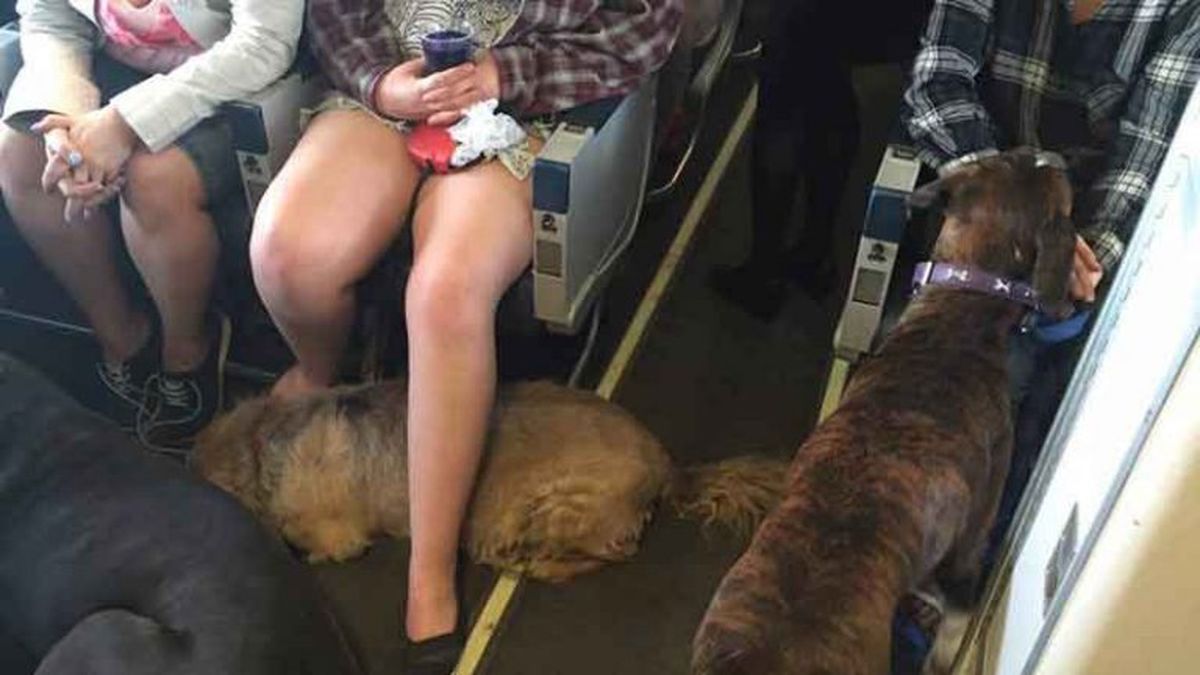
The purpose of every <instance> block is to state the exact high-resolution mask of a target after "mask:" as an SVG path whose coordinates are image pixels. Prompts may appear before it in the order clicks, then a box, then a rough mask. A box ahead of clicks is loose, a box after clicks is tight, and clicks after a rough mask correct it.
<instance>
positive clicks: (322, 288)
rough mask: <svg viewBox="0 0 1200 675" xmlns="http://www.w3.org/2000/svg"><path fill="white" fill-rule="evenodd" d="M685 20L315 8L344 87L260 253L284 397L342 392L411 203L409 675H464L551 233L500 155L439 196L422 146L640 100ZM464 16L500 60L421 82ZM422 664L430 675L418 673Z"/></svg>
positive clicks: (577, 5)
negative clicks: (457, 670)
mask: <svg viewBox="0 0 1200 675" xmlns="http://www.w3.org/2000/svg"><path fill="white" fill-rule="evenodd" d="M679 14H680V6H679V0H617V1H612V2H604V4H601V2H593V1H588V2H564V1H563V0H526V1H524V2H517V1H512V0H412V1H398V0H397V1H385V0H310V4H308V17H310V31H311V35H312V44H313V48H314V50H316V54H317V56H318V58H319V59H320V61H322V64H323V66H324V68H325V71H326V73H328V74H329V76H330V78H331V79H332V82H334V84H335V85H336V86H337V88H338V90H340V92H338V94H334V95H332V96H331V97H330V98H329V100H326V102H325V103H324V104H323V106H322V112H319V114H317V115H316V118H314V119H313V120H312V121H311V124H310V125H308V127H307V130H306V132H305V135H304V137H302V138H301V141H300V144H299V145H298V147H296V149H295V151H294V153H293V155H292V157H290V159H289V160H288V162H287V165H286V166H284V168H283V171H282V172H281V174H280V175H278V177H277V178H276V179H275V181H274V183H272V184H271V187H270V190H268V192H266V195H265V196H264V198H263V202H262V204H260V207H259V210H258V215H257V219H256V223H254V233H253V235H252V239H251V259H252V264H253V270H254V279H256V282H257V283H258V288H259V292H260V293H262V295H263V299H264V300H265V303H266V306H268V309H269V310H270V312H271V316H272V317H274V318H275V321H276V323H277V324H278V325H280V328H281V330H282V333H283V334H284V336H286V337H287V340H288V342H289V344H290V346H292V348H293V351H294V352H295V356H296V360H298V363H296V365H295V366H294V368H293V369H292V370H289V371H288V372H287V374H284V375H283V377H282V378H281V380H280V381H278V382H277V383H276V386H275V389H274V393H275V394H276V395H278V396H296V395H300V394H304V393H307V392H312V390H316V389H320V388H324V387H328V386H330V384H331V383H332V382H334V381H335V378H336V374H337V363H338V358H340V357H341V354H342V351H343V348H344V346H346V341H347V335H348V333H349V330H350V324H352V319H353V316H354V310H355V306H354V286H355V283H356V282H358V281H359V280H361V279H362V277H364V276H365V275H366V274H367V273H368V270H370V269H371V268H372V265H374V264H376V262H377V261H379V258H380V257H382V256H383V255H384V252H385V251H386V250H388V249H389V246H390V245H391V243H392V241H394V240H395V239H396V237H397V234H398V233H400V229H401V227H403V226H404V221H406V214H408V213H409V209H410V207H412V211H413V219H412V227H413V241H414V258H415V259H414V264H413V269H412V274H410V276H409V280H408V287H407V289H406V293H404V312H406V322H407V327H408V380H409V420H410V426H409V429H408V448H409V454H410V459H409V467H410V472H409V476H410V498H409V501H410V508H412V515H410V518H412V524H413V527H412V542H413V543H412V557H410V566H409V578H408V605H407V607H408V609H407V617H406V629H407V634H408V637H409V639H410V640H418V641H416V643H414V644H413V645H410V649H409V652H408V653H409V661H410V667H412V668H413V669H412V670H407V673H449V671H450V670H451V668H452V667H454V662H455V659H456V658H457V653H458V650H460V649H461V645H462V631H461V623H462V622H463V621H464V620H466V617H464V616H462V615H461V614H460V610H458V604H457V602H456V587H455V569H456V561H457V542H458V531H460V526H461V524H462V520H463V515H464V512H466V508H467V502H468V500H469V497H470V491H472V485H473V482H474V477H475V471H476V467H478V465H479V459H480V453H481V450H482V444H484V437H485V431H486V424H487V419H488V416H490V412H491V407H492V402H493V394H494V387H496V382H494V381H496V353H494V352H496V345H494V329H493V323H494V311H496V305H497V303H498V301H499V298H500V295H502V294H503V293H504V291H505V289H506V288H508V287H509V286H510V285H511V283H512V281H514V280H516V279H517V276H518V275H520V274H521V273H522V271H524V270H526V269H527V267H528V265H529V262H530V257H532V252H533V223H532V187H530V181H529V179H528V177H526V175H521V173H522V172H521V171H518V169H515V168H509V167H508V162H498V161H493V162H485V163H480V165H475V166H473V167H470V168H467V169H464V171H460V172H456V173H449V174H442V175H433V177H431V178H428V179H427V180H425V181H424V183H422V181H421V180H420V171H419V169H418V167H416V166H415V165H414V162H413V160H412V159H410V157H409V154H408V150H407V147H406V133H404V132H406V129H407V127H408V125H409V124H410V123H419V121H428V123H430V124H448V123H452V121H454V120H455V119H457V118H458V115H460V110H462V109H463V108H464V107H467V106H469V104H472V103H474V102H478V101H484V100H491V98H498V100H500V101H502V102H503V103H504V104H505V106H508V108H509V109H511V110H514V112H516V113H517V115H518V117H528V115H535V114H544V113H554V112H559V110H564V109H566V108H571V107H574V106H578V104H582V103H587V102H589V101H594V100H600V98H605V97H611V96H617V95H623V94H626V92H629V91H631V90H634V89H635V88H636V86H637V85H638V84H640V83H641V82H642V80H643V79H644V78H646V77H647V76H648V74H650V73H652V72H653V71H654V70H655V68H658V67H659V66H660V65H661V64H662V62H664V61H665V60H666V58H667V55H668V54H670V52H671V47H672V43H673V41H674V37H676V32H677V30H678V24H679ZM455 17H457V19H455ZM452 20H462V22H464V23H467V24H468V26H469V29H470V30H472V32H473V34H474V37H475V38H476V41H478V42H479V43H480V44H481V47H482V49H481V50H480V52H479V54H478V56H476V58H475V60H474V61H468V62H466V64H463V65H460V66H456V67H454V68H450V70H445V71H442V72H437V73H434V74H430V76H426V74H422V73H424V68H425V64H424V62H422V60H421V58H420V55H421V50H420V38H421V36H422V35H425V34H426V32H430V31H432V30H437V29H439V28H445V26H446V24H448V23H450V22H452ZM517 163H518V162H517ZM456 627H457V628H456ZM433 638H438V639H433ZM421 662H426V667H425V668H426V669H421V670H416V668H420V665H418V664H419V663H421Z"/></svg>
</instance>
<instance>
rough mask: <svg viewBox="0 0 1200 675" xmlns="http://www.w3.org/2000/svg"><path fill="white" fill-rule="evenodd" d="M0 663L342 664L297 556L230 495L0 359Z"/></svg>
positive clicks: (44, 668) (329, 674)
mask: <svg viewBox="0 0 1200 675" xmlns="http://www.w3.org/2000/svg"><path fill="white" fill-rule="evenodd" d="M0 670H2V671H3V672H4V673H5V675H10V674H12V675H24V674H27V673H33V672H36V674H37V675H76V674H79V675H82V674H83V673H87V674H88V675H110V674H111V675H118V674H119V675H151V674H153V675H267V674H272V675H274V674H278V675H285V674H286V675H304V674H312V675H342V674H349V673H355V672H357V668H356V667H355V665H354V660H353V658H352V655H351V653H350V651H349V650H348V649H347V647H346V644H345V641H344V640H342V639H341V636H340V634H339V633H338V629H337V625H336V623H335V622H334V620H333V618H332V615H331V614H329V613H327V612H326V611H325V609H324V608H323V605H322V603H321V599H320V595H319V593H318V591H317V589H316V586H315V584H314V583H313V582H312V581H311V579H310V578H309V577H308V575H307V574H306V572H305V570H304V568H303V566H302V565H300V564H299V563H298V562H295V561H293V560H292V559H291V558H290V557H289V555H288V553H287V551H286V550H285V549H284V547H283V545H282V544H281V543H280V542H278V541H277V540H275V539H273V538H272V537H271V536H270V535H268V534H267V533H266V532H265V531H264V530H262V529H261V528H260V526H259V524H258V522H257V521H256V520H255V519H254V517H253V516H251V515H250V514H249V513H247V512H246V511H244V510H243V509H242V507H241V506H240V505H238V504H237V502H236V501H234V500H233V498H232V497H229V496H228V495H226V494H225V493H224V492H222V491H221V490H219V489H218V488H216V487H213V486H211V485H209V484H206V483H204V482H203V481H202V480H200V479H199V478H197V477H195V476H193V475H192V474H191V473H190V472H188V471H187V470H186V469H185V468H184V467H182V466H179V465H177V464H175V463H173V462H171V461H170V460H167V459H161V458H157V457H154V456H151V455H149V454H147V453H145V452H144V451H141V450H139V449H138V448H137V447H136V446H135V445H134V444H133V443H132V442H131V441H130V440H129V439H128V438H126V437H125V436H124V435H123V434H122V433H121V432H120V431H118V430H117V429H116V427H115V426H113V425H112V424H109V423H108V422H107V421H106V420H103V419H101V418H99V417H97V416H95V415H94V414H92V413H90V412H88V411H87V410H85V409H84V408H82V407H80V406H79V405H77V404H76V403H74V402H73V401H72V400H71V399H69V398H68V397H67V396H66V395H65V394H64V393H63V392H61V391H60V390H59V389H58V388H56V387H55V386H53V385H52V384H50V383H49V382H48V381H47V380H46V379H45V378H43V377H42V376H41V375H39V374H37V373H36V372H34V371H33V370H32V369H30V368H28V367H26V366H24V365H22V364H20V363H18V362H17V361H16V360H14V359H13V358H11V357H9V356H7V355H4V354H0Z"/></svg>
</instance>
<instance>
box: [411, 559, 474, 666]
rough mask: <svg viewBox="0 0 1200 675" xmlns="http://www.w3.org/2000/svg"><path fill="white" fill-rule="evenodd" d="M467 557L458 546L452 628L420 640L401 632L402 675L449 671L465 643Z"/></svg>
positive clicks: (468, 625)
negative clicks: (455, 610) (453, 623)
mask: <svg viewBox="0 0 1200 675" xmlns="http://www.w3.org/2000/svg"><path fill="white" fill-rule="evenodd" d="M467 560H468V557H467V554H466V553H465V552H463V551H462V550H461V549H460V550H459V552H458V562H457V563H456V564H455V567H454V583H455V590H456V591H457V592H458V598H457V601H458V619H457V620H456V622H455V625H454V630H453V631H451V632H449V633H443V634H441V635H435V636H433V637H431V638H426V639H424V640H412V639H409V637H408V636H407V635H405V636H404V643H405V644H404V646H405V649H404V675H451V674H452V673H453V672H454V667H455V666H457V665H458V659H459V657H461V656H462V651H463V648H464V647H466V646H467V630H468V629H469V627H470V625H471V624H470V620H469V618H468V614H469V611H468V610H467V608H466V607H465V606H464V605H465V603H464V602H463V598H464V597H465V594H464V590H465V586H464V583H465V581H466V568H467V562H466V561H467ZM401 625H403V624H401Z"/></svg>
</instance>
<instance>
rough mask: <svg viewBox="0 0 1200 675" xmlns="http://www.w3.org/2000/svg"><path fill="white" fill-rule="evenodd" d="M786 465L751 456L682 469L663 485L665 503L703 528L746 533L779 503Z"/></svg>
mask: <svg viewBox="0 0 1200 675" xmlns="http://www.w3.org/2000/svg"><path fill="white" fill-rule="evenodd" d="M787 468H788V463H787V462H785V461H782V460H779V459H773V458H768V457H759V456H751V455H747V456H743V457H734V458H733V459H727V460H725V461H722V462H715V463H712V464H702V465H700V466H694V467H687V468H683V469H680V470H678V471H676V473H675V476H674V478H673V479H672V481H671V484H670V485H669V486H668V488H667V495H666V497H667V503H668V504H670V505H671V506H672V507H673V508H674V509H675V512H676V513H677V514H678V515H679V516H680V517H682V518H688V519H691V520H698V521H700V522H701V523H702V524H704V526H705V527H710V526H713V525H720V526H722V527H726V528H729V529H731V530H733V531H734V532H737V533H738V534H742V535H749V534H751V533H752V532H754V530H755V528H757V527H758V524H759V523H760V522H762V519H763V518H764V517H765V516H766V515H767V513H768V512H769V511H770V510H771V509H773V508H774V507H775V505H776V504H777V503H779V499H780V497H781V496H782V495H783V487H784V482H785V480H786V477H787Z"/></svg>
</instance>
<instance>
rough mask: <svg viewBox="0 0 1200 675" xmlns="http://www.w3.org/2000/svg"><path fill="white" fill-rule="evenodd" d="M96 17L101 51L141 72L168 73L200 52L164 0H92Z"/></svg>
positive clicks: (202, 49)
mask: <svg viewBox="0 0 1200 675" xmlns="http://www.w3.org/2000/svg"><path fill="white" fill-rule="evenodd" d="M139 5H140V6H139ZM96 19H97V22H98V23H99V24H100V28H101V30H103V32H104V36H105V38H106V39H105V42H104V50H105V52H106V53H107V54H108V55H109V56H111V57H113V58H114V59H116V60H117V61H120V62H121V63H124V64H126V65H128V66H130V67H132V68H136V69H137V70H140V71H142V72H146V73H169V72H171V71H172V70H174V69H175V68H177V67H178V66H179V65H180V64H182V63H183V62H184V61H186V60H188V59H189V58H191V57H192V56H195V55H196V54H199V53H200V52H203V51H204V48H203V47H201V46H200V45H199V44H198V43H197V42H196V41H195V40H194V39H193V38H192V36H191V35H188V33H187V31H186V30H184V29H183V26H181V25H180V24H179V21H178V20H177V19H176V18H175V14H174V13H173V12H172V11H171V5H170V3H169V2H167V1H166V0H149V1H148V2H146V1H144V0H143V1H142V2H138V0H96Z"/></svg>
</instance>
